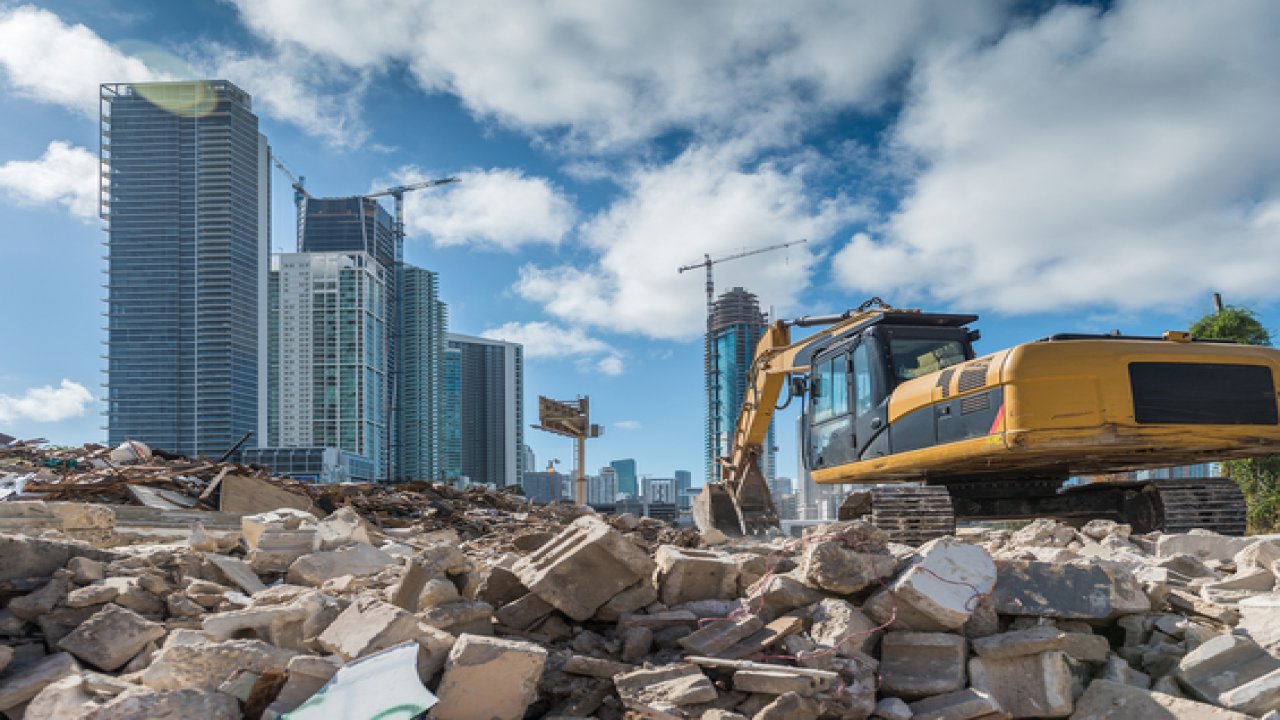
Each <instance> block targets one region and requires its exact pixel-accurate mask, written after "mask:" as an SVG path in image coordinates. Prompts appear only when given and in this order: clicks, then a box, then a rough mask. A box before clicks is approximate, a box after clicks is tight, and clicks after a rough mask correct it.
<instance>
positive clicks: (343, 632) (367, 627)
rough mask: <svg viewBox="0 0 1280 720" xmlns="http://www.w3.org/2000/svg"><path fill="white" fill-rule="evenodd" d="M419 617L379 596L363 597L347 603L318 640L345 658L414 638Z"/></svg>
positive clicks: (363, 654) (369, 652)
mask: <svg viewBox="0 0 1280 720" xmlns="http://www.w3.org/2000/svg"><path fill="white" fill-rule="evenodd" d="M417 634H418V620H417V618H415V617H414V616H413V615H411V614H410V613H408V612H406V611H404V610H403V609H401V608H398V607H396V606H395V605H392V604H391V603H388V602H383V601H381V600H378V599H376V598H370V597H365V598H360V599H359V600H356V601H355V602H353V603H351V604H350V605H349V606H347V609H346V610H344V611H342V614H341V615H339V616H338V618H337V619H336V620H334V621H333V623H332V624H331V625H329V627H327V628H325V630H324V632H322V633H320V637H319V638H317V642H318V643H319V644H320V647H322V648H324V649H325V650H328V651H329V652H331V653H333V654H334V655H337V656H338V657H340V658H342V659H343V660H346V661H348V662H349V661H351V660H354V659H356V658H358V657H364V656H365V655H372V654H373V653H376V652H378V651H379V650H385V649H387V648H389V647H392V646H395V645H399V644H400V643H402V642H405V641H408V640H412V639H414V637H416V636H417Z"/></svg>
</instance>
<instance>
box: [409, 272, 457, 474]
mask: <svg viewBox="0 0 1280 720" xmlns="http://www.w3.org/2000/svg"><path fill="white" fill-rule="evenodd" d="M402 279H403V283H404V290H403V293H404V297H403V300H402V308H403V313H402V317H401V323H402V333H401V358H400V390H399V394H400V397H399V402H400V413H399V415H400V418H399V422H400V429H399V450H400V461H399V463H398V464H397V473H398V477H397V479H399V480H434V481H440V480H443V479H444V478H445V471H444V465H443V458H442V457H441V443H442V440H443V437H444V431H443V428H442V427H441V424H442V422H443V413H444V410H443V403H444V393H443V386H444V353H445V347H446V345H447V340H446V338H445V326H446V308H445V304H444V303H442V302H440V299H439V286H440V282H439V278H438V277H437V276H436V274H435V273H433V272H431V271H429V270H423V269H422V268H419V267H414V266H412V265H405V266H404V275H403V278H402Z"/></svg>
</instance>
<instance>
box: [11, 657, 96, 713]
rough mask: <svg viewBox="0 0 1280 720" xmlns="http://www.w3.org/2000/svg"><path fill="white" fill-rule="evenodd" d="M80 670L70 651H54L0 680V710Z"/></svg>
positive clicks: (24, 701) (28, 698)
mask: <svg viewBox="0 0 1280 720" xmlns="http://www.w3.org/2000/svg"><path fill="white" fill-rule="evenodd" d="M78 672H80V665H79V664H77V663H76V659H75V658H74V657H72V656H71V654H70V653H65V652H61V653H55V654H53V655H50V656H48V657H46V658H45V659H43V660H40V661H39V662H36V663H34V664H33V665H31V666H29V667H27V668H25V669H23V670H19V671H17V672H15V673H13V674H11V675H9V676H8V677H6V678H4V679H3V680H0V710H10V709H12V708H14V707H17V706H19V705H22V704H23V703H26V702H28V701H29V700H31V698H34V697H35V696H36V695H39V694H40V691H41V690H43V689H45V686H47V685H49V684H50V683H54V682H57V681H58V680H61V679H62V678H64V677H66V676H68V675H73V674H75V673H78Z"/></svg>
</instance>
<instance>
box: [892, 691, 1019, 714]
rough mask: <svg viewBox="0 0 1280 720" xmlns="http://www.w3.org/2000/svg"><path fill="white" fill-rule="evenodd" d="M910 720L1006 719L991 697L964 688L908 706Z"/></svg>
mask: <svg viewBox="0 0 1280 720" xmlns="http://www.w3.org/2000/svg"><path fill="white" fill-rule="evenodd" d="M910 707H911V712H912V715H911V717H912V720H975V719H977V718H981V719H983V720H985V719H986V718H992V719H993V720H994V718H1002V717H1008V715H1006V714H1004V708H1002V707H1001V706H1000V702H999V701H998V700H996V699H995V698H994V697H993V696H991V695H989V694H987V693H985V692H982V691H981V690H976V689H974V688H966V689H964V690H957V691H956V692H951V693H946V694H945V695H934V696H933V697H929V698H925V699H923V700H917V701H915V702H913V703H911V704H910Z"/></svg>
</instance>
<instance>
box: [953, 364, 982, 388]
mask: <svg viewBox="0 0 1280 720" xmlns="http://www.w3.org/2000/svg"><path fill="white" fill-rule="evenodd" d="M987 367H988V365H987V363H985V362H984V363H981V364H978V365H970V366H969V367H967V368H965V369H964V370H961V371H960V382H958V383H956V392H969V391H970V390H977V389H978V388H981V387H986V385H987Z"/></svg>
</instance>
